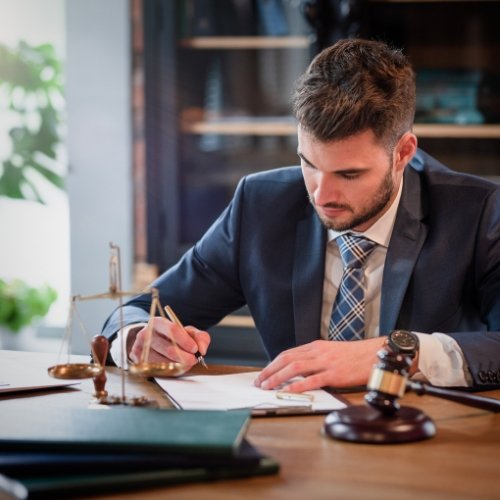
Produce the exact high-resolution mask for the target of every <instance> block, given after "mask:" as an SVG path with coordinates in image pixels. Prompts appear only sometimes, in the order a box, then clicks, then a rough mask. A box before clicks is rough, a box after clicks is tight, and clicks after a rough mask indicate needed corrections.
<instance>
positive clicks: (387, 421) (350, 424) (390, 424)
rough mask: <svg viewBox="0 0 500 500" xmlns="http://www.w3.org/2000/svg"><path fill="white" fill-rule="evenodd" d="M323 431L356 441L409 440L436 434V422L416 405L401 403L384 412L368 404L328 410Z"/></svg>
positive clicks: (383, 441) (328, 434)
mask: <svg viewBox="0 0 500 500" xmlns="http://www.w3.org/2000/svg"><path fill="white" fill-rule="evenodd" d="M324 432H325V434H326V435H327V436H329V437H331V438H334V439H339V440H342V441H351V442H355V443H373V444H387V443H408V442H411V441H420V440H422V439H428V438H431V437H433V436H434V435H435V434H436V426H435V425H434V422H433V421H432V419H431V418H429V417H428V416H427V415H426V414H425V413H423V412H421V411H420V410H417V409H416V408H411V407H409V406H402V407H401V408H400V409H399V410H398V411H396V412H395V413H394V414H393V415H384V414H382V413H381V412H380V411H378V410H377V409H376V408H373V407H371V406H368V405H366V406H350V407H347V408H343V409H342V410H335V411H333V412H331V413H329V414H328V415H327V417H326V419H325V424H324Z"/></svg>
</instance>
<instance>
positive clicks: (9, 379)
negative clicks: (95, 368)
mask: <svg viewBox="0 0 500 500" xmlns="http://www.w3.org/2000/svg"><path fill="white" fill-rule="evenodd" d="M56 358H57V356H56V355H55V354H46V353H38V352H37V353H33V352H21V351H0V396H1V395H2V394H3V393H8V392H17V391H33V390H35V389H51V388H56V387H65V386H69V385H77V384H80V383H81V382H80V381H79V380H58V379H55V378H52V377H51V376H50V375H49V374H48V373H47V368H48V367H49V366H50V365H51V364H52V365H53V364H54V362H55V360H56ZM81 358H83V356H73V357H72V358H71V360H72V361H74V362H76V361H75V360H78V361H80V359H81ZM85 359H86V360H87V362H88V356H87V357H85Z"/></svg>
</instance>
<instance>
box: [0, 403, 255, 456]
mask: <svg viewBox="0 0 500 500" xmlns="http://www.w3.org/2000/svg"><path fill="white" fill-rule="evenodd" d="M1 420H2V424H1V425H0V448H1V449H2V450H4V451H6V450H25V451H28V450H29V451H42V450H47V451H64V450H66V451H70V450H71V451H92V452H97V451H99V452H105V451H108V452H110V451H113V452H118V451H121V450H123V451H136V452H138V451H143V452H148V453H164V452H167V451H168V452H174V451H178V452H182V453H184V454H186V453H193V454H199V453H208V454H212V455H225V456H230V455H234V453H235V451H236V450H237V449H238V447H239V445H240V444H241V441H242V439H243V437H244V435H245V433H246V430H247V427H248V424H249V421H250V412H249V411H247V410H236V411H179V410H160V409H150V408H133V407H123V408H117V407H115V408H112V409H60V408H58V409H55V408H51V407H49V408H45V407H43V406H40V407H36V408H33V411H30V412H19V411H16V410H15V409H11V408H8V407H7V408H4V409H2V412H1Z"/></svg>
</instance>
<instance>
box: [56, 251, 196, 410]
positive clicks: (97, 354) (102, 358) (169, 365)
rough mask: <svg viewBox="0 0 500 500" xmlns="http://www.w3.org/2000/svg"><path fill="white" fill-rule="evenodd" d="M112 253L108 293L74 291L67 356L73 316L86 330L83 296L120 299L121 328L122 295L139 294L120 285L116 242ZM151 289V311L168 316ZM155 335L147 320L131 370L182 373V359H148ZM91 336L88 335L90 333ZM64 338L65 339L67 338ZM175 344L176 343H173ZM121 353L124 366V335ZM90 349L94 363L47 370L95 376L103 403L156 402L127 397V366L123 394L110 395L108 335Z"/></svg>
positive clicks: (141, 373) (166, 374) (60, 375)
mask: <svg viewBox="0 0 500 500" xmlns="http://www.w3.org/2000/svg"><path fill="white" fill-rule="evenodd" d="M110 248H111V256H110V260H109V276H110V281H109V290H108V291H107V292H105V293H99V294H94V295H87V296H82V295H75V296H73V297H72V298H71V307H70V311H69V315H68V324H67V327H66V334H65V339H66V340H67V342H68V358H69V349H70V339H71V331H72V326H71V325H72V320H73V317H74V316H77V317H78V320H79V322H80V327H81V329H82V331H83V332H84V333H86V330H85V327H84V325H83V322H82V321H81V319H80V318H79V316H78V311H77V309H76V302H77V301H83V300H99V299H118V302H119V304H118V309H119V314H120V325H121V327H120V329H121V328H122V327H123V324H124V319H123V308H122V306H123V300H122V299H123V297H125V296H130V295H137V293H138V292H123V291H122V287H121V264H120V248H119V247H118V246H117V245H114V244H113V243H110ZM148 293H151V294H152V304H151V313H150V316H151V317H152V316H153V315H154V314H155V312H156V310H159V312H160V314H161V315H163V317H165V314H164V312H163V309H162V307H161V304H160V301H159V294H158V291H157V290H156V289H154V288H153V289H151V290H148ZM152 335H153V328H152V322H151V321H150V322H149V324H148V330H147V336H146V340H145V345H144V349H143V353H142V357H141V361H140V363H137V364H131V363H129V372H130V373H131V374H132V375H136V376H141V377H178V376H180V375H183V374H184V373H185V372H186V371H187V368H186V367H185V366H184V365H182V363H177V362H166V363H150V362H149V350H150V347H151V338H152ZM87 337H88V335H87ZM65 339H63V343H64V340H65ZM174 345H175V344H174ZM120 347H121V349H120V353H121V354H120V356H121V366H122V367H123V366H125V364H126V363H125V352H126V347H125V339H124V338H123V336H122V338H121V345H120ZM90 349H91V352H92V360H93V362H91V363H71V362H69V360H68V362H67V363H63V364H56V365H54V366H51V367H50V368H48V373H49V375H50V376H51V377H54V378H59V379H85V378H92V379H93V381H94V388H95V392H94V396H95V398H96V402H97V403H99V404H104V405H127V406H157V403H156V402H155V401H151V400H149V399H147V398H145V397H133V398H129V397H127V395H126V393H125V369H124V368H121V369H120V374H121V389H122V390H121V395H120V396H109V395H108V392H107V391H106V389H105V385H106V381H107V377H106V372H105V365H106V358H107V356H108V351H109V341H108V339H107V338H106V337H104V336H102V335H97V336H95V337H94V339H93V340H92V342H91V343H90Z"/></svg>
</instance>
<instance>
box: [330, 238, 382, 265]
mask: <svg viewBox="0 0 500 500" xmlns="http://www.w3.org/2000/svg"><path fill="white" fill-rule="evenodd" d="M335 241H336V242H337V245H338V246H339V250H340V256H341V257H342V262H343V263H344V266H345V267H351V268H359V267H363V265H364V263H365V261H366V258H367V257H368V255H370V253H371V252H372V250H373V249H374V248H375V245H376V243H375V242H374V241H371V240H369V239H367V238H363V237H362V236H354V235H352V234H343V235H341V236H339V237H338V238H337V239H336V240H335Z"/></svg>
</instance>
